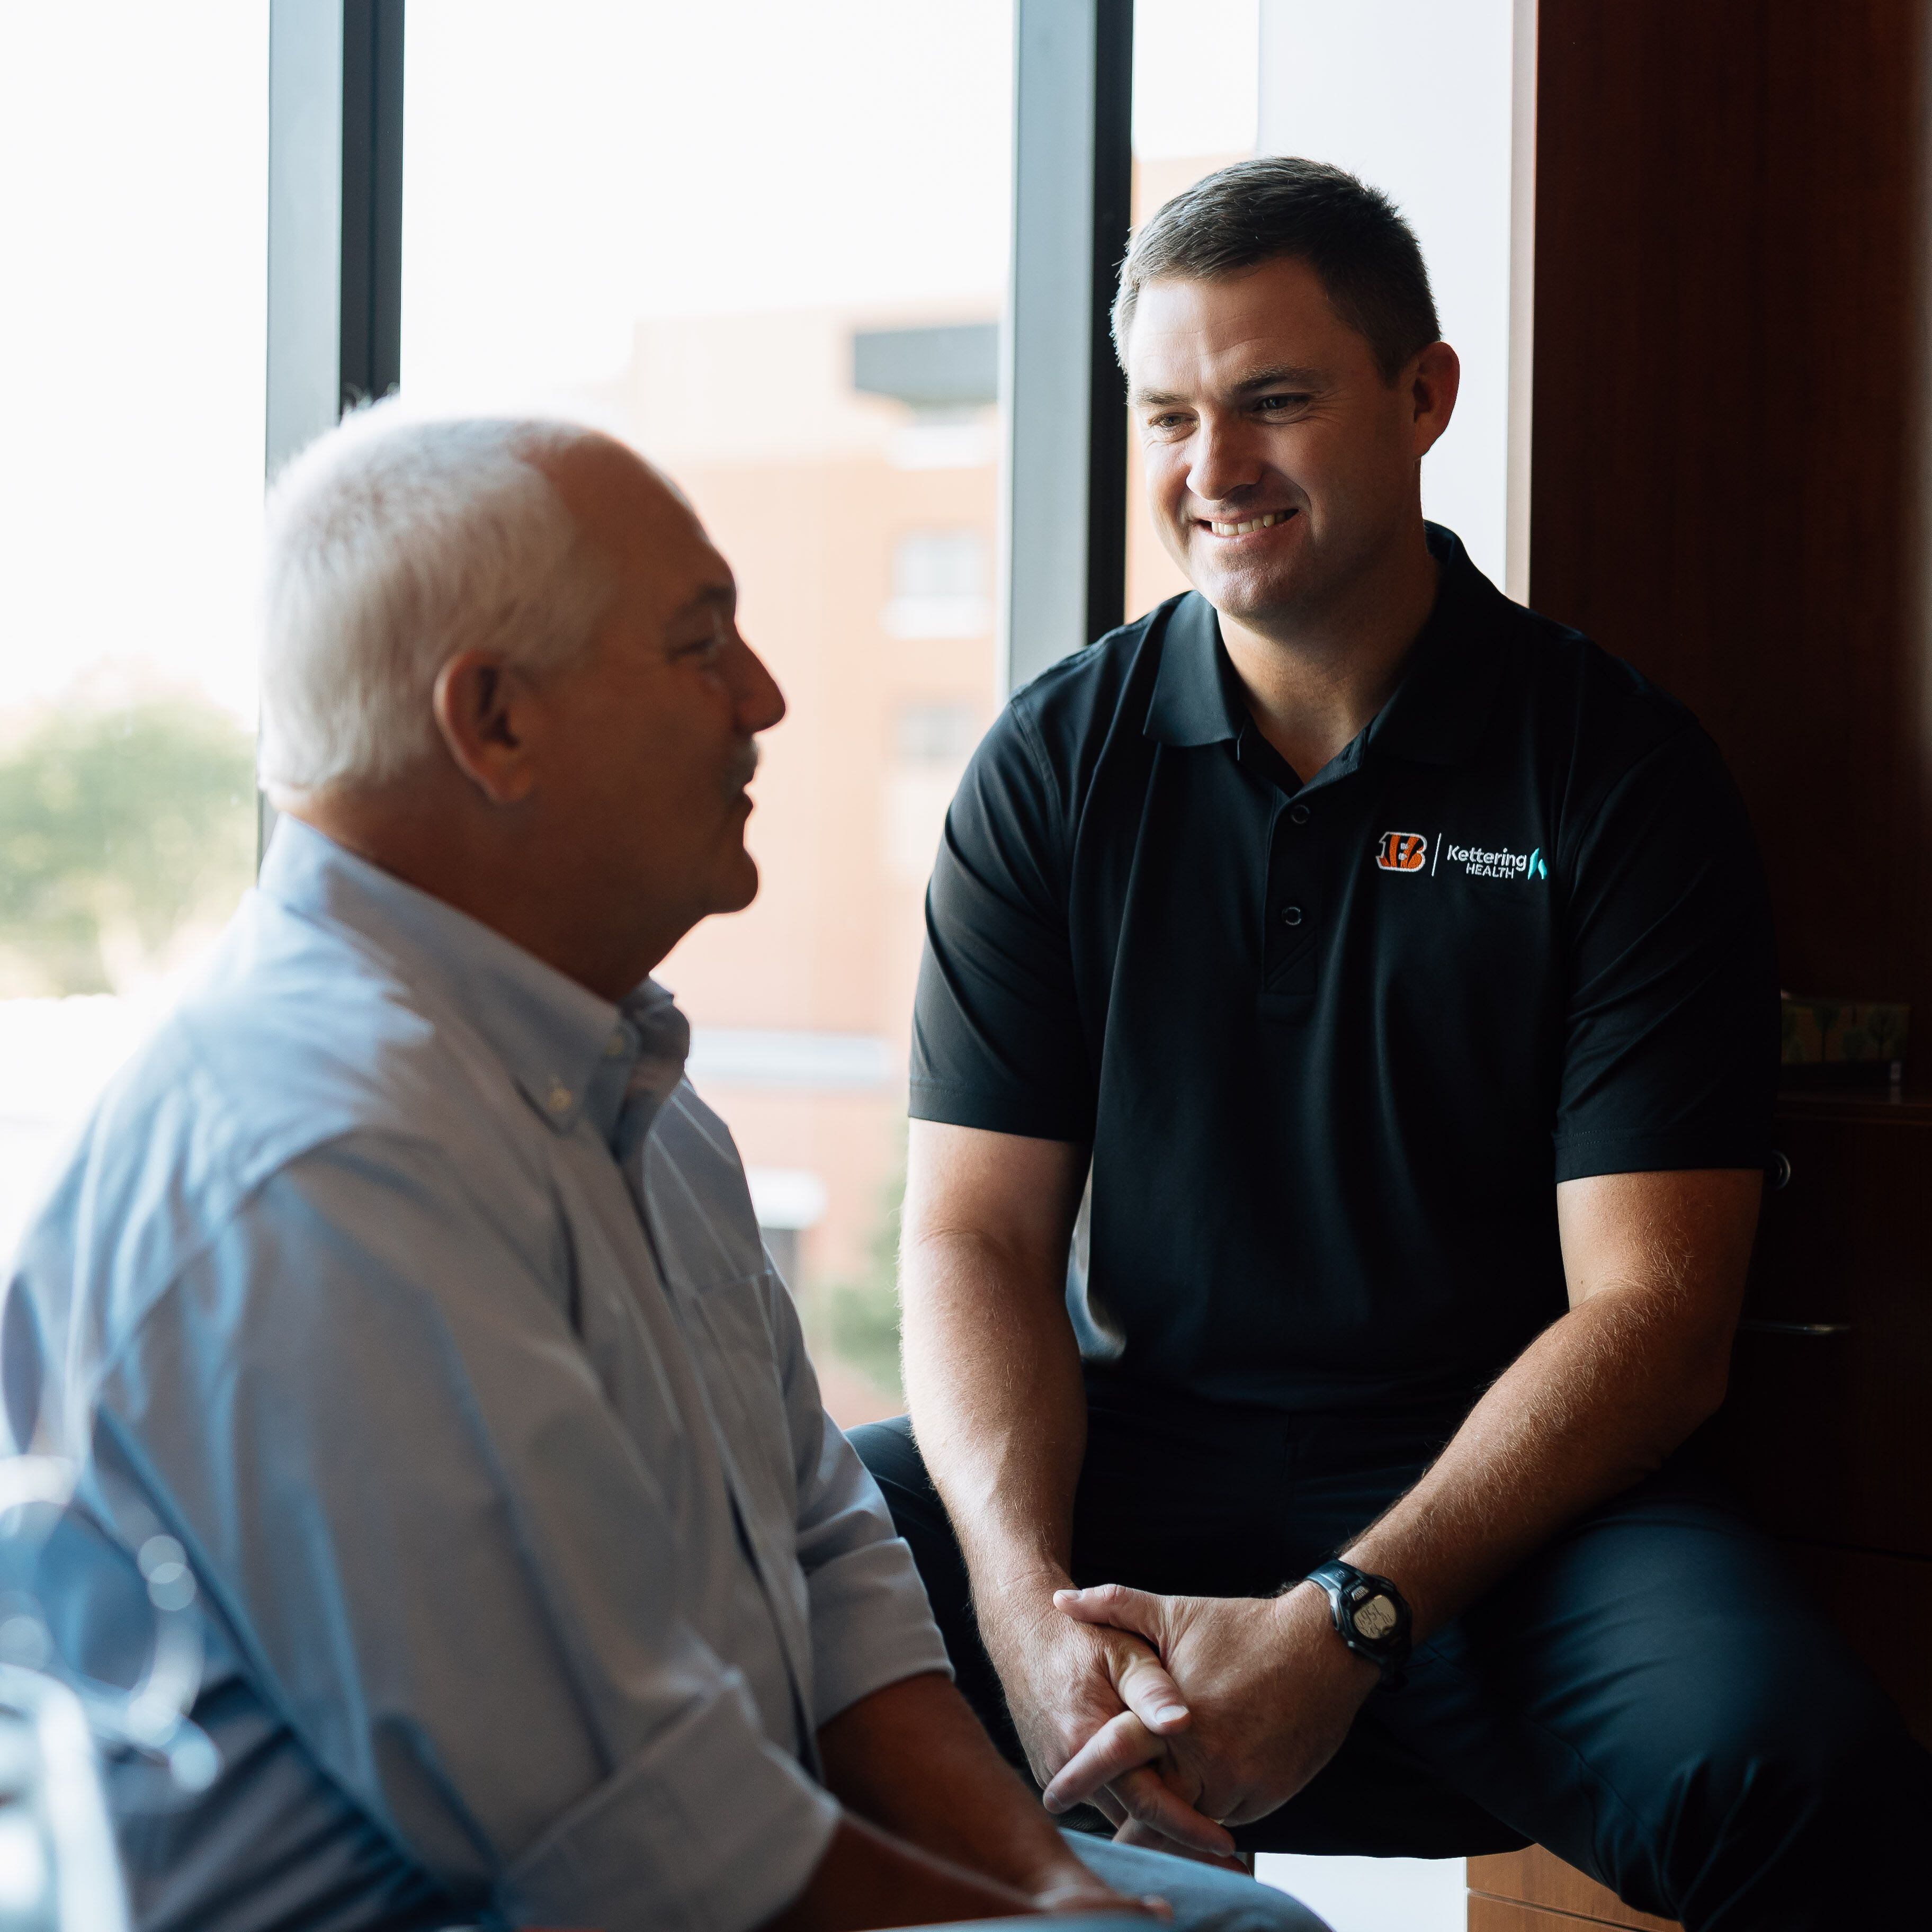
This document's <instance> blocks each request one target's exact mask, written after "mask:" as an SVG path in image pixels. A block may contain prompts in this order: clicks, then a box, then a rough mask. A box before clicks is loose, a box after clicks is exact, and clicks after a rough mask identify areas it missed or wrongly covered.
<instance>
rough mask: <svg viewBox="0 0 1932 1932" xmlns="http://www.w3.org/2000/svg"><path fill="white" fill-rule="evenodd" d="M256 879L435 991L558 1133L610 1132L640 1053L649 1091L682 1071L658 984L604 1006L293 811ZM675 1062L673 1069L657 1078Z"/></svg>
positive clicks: (673, 1011)
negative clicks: (582, 1128) (585, 1120)
mask: <svg viewBox="0 0 1932 1932" xmlns="http://www.w3.org/2000/svg"><path fill="white" fill-rule="evenodd" d="M258 887H259V889H260V891H261V892H262V893H263V895H264V896H265V897H266V898H270V899H272V900H274V901H276V902H277V903H278V904H281V905H283V906H284V907H287V909H288V910H290V912H292V913H295V914H296V916H298V917H299V918H302V919H308V920H311V921H312V922H317V923H325V924H329V925H332V926H342V927H346V928H347V929H349V931H350V932H353V934H354V935H356V938H357V939H358V940H359V941H360V942H361V943H362V945H363V946H364V947H365V948H367V949H368V950H371V951H373V952H374V953H377V954H378V955H380V956H382V957H383V958H385V959H387V960H389V962H391V963H392V965H394V966H395V968H396V969H397V970H398V971H399V972H400V973H401V975H402V977H404V979H405V980H407V981H409V982H410V983H411V984H412V985H416V986H424V987H426V988H433V989H435V990H436V991H437V992H440V994H441V995H443V998H445V999H446V1001H448V1002H449V1004H451V1005H452V1006H453V1007H455V1010H457V1011H458V1013H460V1014H461V1015H462V1016H463V1019H464V1020H465V1021H466V1022H468V1023H469V1025H471V1026H472V1027H473V1028H475V1030H476V1031H477V1032H478V1033H479V1034H481V1035H482V1037H484V1040H487V1042H488V1043H489V1044H490V1046H491V1047H492V1048H493V1049H494V1050H495V1052H496V1053H497V1055H499V1057H500V1058H502V1062H503V1064H504V1066H505V1067H506V1068H507V1069H508V1072H509V1073H510V1076H511V1079H514V1081H515V1082H516V1083H517V1086H518V1087H519V1088H520V1089H521V1090H522V1091H523V1096H524V1097H525V1099H526V1100H528V1101H529V1104H530V1106H532V1108H533V1109H535V1112H536V1113H537V1114H538V1116H539V1117H540V1118H541V1119H543V1120H544V1121H546V1122H547V1124H549V1126H550V1127H551V1128H552V1129H553V1130H554V1131H555V1132H556V1133H559V1134H562V1133H568V1132H569V1131H570V1130H571V1128H572V1127H574V1126H575V1124H576V1123H577V1118H578V1117H579V1116H580V1115H583V1114H584V1113H586V1112H588V1113H589V1115H590V1118H591V1121H592V1124H593V1125H594V1126H595V1128H596V1129H597V1131H598V1133H599V1134H600V1135H601V1136H602V1138H604V1139H605V1140H607V1141H608V1140H610V1139H612V1138H613V1136H614V1134H615V1133H616V1126H617V1117H618V1115H619V1112H620V1111H621V1110H622V1107H623V1106H624V1104H625V1100H626V1099H627V1097H628V1092H629V1089H630V1087H631V1082H632V1076H633V1074H634V1073H635V1072H636V1071H637V1070H638V1068H639V1065H640V1060H642V1059H643V1058H646V1057H648V1058H649V1059H650V1061H652V1063H653V1072H652V1079H651V1081H650V1085H652V1087H653V1088H661V1090H662V1091H663V1092H664V1093H668V1092H669V1091H670V1089H671V1088H673V1087H675V1086H676V1084H677V1081H678V1079H680V1078H682V1073H683V1067H684V1060H685V1054H686V1052H688V1049H689V1046H690V1040H691V1034H690V1028H688V1025H686V1024H685V1019H684V1016H683V1015H682V1013H679V1011H678V1010H677V1008H676V1006H675V1005H674V1004H673V1003H672V1001H671V996H670V994H669V993H667V992H666V991H665V990H664V988H663V987H661V986H659V985H658V983H656V981H655V980H645V981H644V983H643V985H642V986H640V987H638V989H637V990H636V991H635V992H633V993H631V994H630V995H627V996H626V998H625V1000H624V1001H623V1003H622V1005H621V1006H613V1005H612V1004H610V1002H609V1001H607V1000H603V999H600V998H598V996H597V995H595V993H593V992H591V991H590V990H589V988H588V987H586V986H580V985H579V984H578V983H577V981H575V980H572V979H570V978H568V977H567V976H566V975H565V974H562V973H559V972H558V971H556V968H554V967H553V966H548V965H545V964H544V962H543V961H542V960H541V959H538V958H537V956H535V954H534V953H526V951H525V950H523V947H520V946H518V945H517V944H515V943H514V941H511V940H508V939H506V938H504V937H503V935H502V934H501V933H499V932H495V931H493V930H492V929H490V927H488V926H485V925H484V924H483V923H482V922H481V921H480V920H478V919H472V918H471V917H470V916H469V914H468V913H463V912H459V911H458V910H457V909H456V907H454V906H452V905H450V904H448V903H446V901H443V900H442V899H439V898H435V897H434V895H431V894H430V893H428V892H421V891H419V890H418V889H416V887H415V886H411V885H408V884H406V883H404V881H403V880H401V879H399V878H398V877H396V876H395V874H393V873H391V872H386V871H383V869H382V868H381V867H380V866H379V865H372V864H371V862H369V861H368V859H362V858H359V857H358V856H356V854H355V853H353V852H351V851H349V850H347V849H346V848H345V847H342V846H341V845H338V844H337V843H336V842H335V841H334V840H333V839H332V838H328V837H327V836H326V835H324V834H323V833H322V832H318V831H317V830H316V829H315V828H314V826H311V825H307V824H305V823H303V822H302V820H299V819H296V818H290V817H286V816H284V817H281V818H280V819H278V820H277V821H276V824H275V836H274V838H272V839H271V840H270V841H269V850H268V853H267V855H266V857H265V858H264V859H263V862H262V873H261V877H260V880H259V882H258ZM673 1061H674V1062H675V1064H676V1073H674V1074H670V1075H669V1077H668V1079H667V1078H666V1074H667V1070H668V1066H669V1064H670V1063H671V1062H673ZM652 1111H653V1112H655V1109H652Z"/></svg>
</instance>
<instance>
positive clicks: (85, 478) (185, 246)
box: [0, 0, 269, 720]
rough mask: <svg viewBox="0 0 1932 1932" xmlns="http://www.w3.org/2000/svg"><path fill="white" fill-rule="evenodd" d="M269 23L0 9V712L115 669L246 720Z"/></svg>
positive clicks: (220, 4) (109, 10)
mask: <svg viewBox="0 0 1932 1932" xmlns="http://www.w3.org/2000/svg"><path fill="white" fill-rule="evenodd" d="M268 17H269V9H268V5H267V0H193V4H187V0H179V3H178V4H170V5H166V6H155V5H151V4H145V0H109V4H99V3H98V0H96V4H91V5H86V6H66V5H58V6H44V5H42V6H31V5H17V4H9V5H4V6H0V184H4V187H0V262H5V263H6V265H7V296H6V299H5V302H0V368H4V369H5V370H6V371H7V432H6V460H5V463H0V584H4V585H5V604H4V606H0V610H4V616H0V712H4V711H5V709H7V708H9V707H10V706H13V705H15V704H17V703H20V701H21V700H23V699H26V698H31V697H36V696H46V695H49V694H52V693H53V692H54V691H57V690H58V689H59V688H61V687H62V685H65V684H66V683H68V682H69V681H70V680H71V678H72V677H73V676H74V673H76V672H77V670H80V669H81V668H82V667H83V666H84V665H86V664H89V663H92V662H94V661H97V660H98V659H100V658H104V657H109V658H128V659H133V658H146V659H148V660H150V661H154V662H155V663H157V664H160V665H161V666H163V667H165V668H166V670H169V671H170V672H172V673H174V674H175V675H178V676H192V677H196V678H198V679H200V680H201V681H202V682H203V683H204V684H205V685H206V686H207V687H208V688H209V689H210V690H211V691H213V692H214V694H215V695H216V696H217V697H219V698H220V700H222V701H223V703H226V704H228V705H229V706H231V707H232V708H233V709H234V710H235V711H236V713H237V714H238V715H240V716H242V717H244V718H249V719H251V720H252V718H253V715H254V674H253V672H252V670H251V667H250V662H249V656H250V653H249V648H248V610H249V604H250V600H251V577H252V569H253V561H254V541H255V532H256V529H257V524H258V522H259V520H260V514H261V501H262V426H263V411H262V368H263V310H264V306H265V299H264V295H263V277H264V274H265V264H266V252H265V251H266V238H265V235H264V225H263V224H264V210H265V208H266V202H267V183H268Z"/></svg>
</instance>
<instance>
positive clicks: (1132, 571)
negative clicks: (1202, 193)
mask: <svg viewBox="0 0 1932 1932" xmlns="http://www.w3.org/2000/svg"><path fill="white" fill-rule="evenodd" d="M1261 7H1262V0H1136V4H1135V7H1134V110H1133V128H1134V183H1133V225H1134V227H1135V229H1136V230H1138V229H1139V227H1140V225H1141V223H1142V222H1143V221H1145V220H1146V219H1147V218H1148V216H1149V215H1151V214H1153V213H1154V211H1156V210H1157V208H1160V205H1162V203H1163V202H1167V201H1171V200H1172V199H1173V198H1174V196H1176V195H1177V194H1178V193H1180V192H1181V190H1182V189H1183V188H1184V187H1192V186H1193V184H1195V182H1196V181H1199V179H1200V178H1201V177H1202V175H1208V174H1212V173H1213V172H1214V170H1215V169H1217V168H1220V167H1226V166H1227V164H1228V163H1229V162H1230V161H1238V160H1245V159H1246V158H1247V157H1248V156H1249V155H1250V154H1253V153H1254V151H1255V127H1256V60H1257V57H1258V49H1259V43H1260V38H1261V23H1260V16H1261ZM1185 589H1187V578H1186V577H1184V576H1183V575H1182V574H1181V566H1180V565H1178V564H1177V563H1176V562H1175V561H1174V559H1172V557H1171V556H1169V555H1168V553H1167V552H1166V550H1165V549H1163V547H1162V545H1161V541H1160V538H1159V537H1158V536H1157V535H1155V533H1154V522H1153V519H1152V518H1151V517H1149V515H1148V508H1147V494H1146V490H1145V487H1144V485H1143V482H1142V474H1141V458H1140V440H1139V437H1137V436H1136V435H1135V434H1134V433H1133V425H1131V424H1130V425H1129V426H1128V432H1127V616H1128V617H1129V618H1130V619H1132V618H1135V617H1138V616H1140V615H1141V614H1142V612H1144V611H1146V610H1151V609H1152V608H1153V607H1154V605H1155V604H1158V603H1160V601H1162V600H1163V598H1169V597H1172V595H1174V594H1175V592H1176V591H1179V590H1185Z"/></svg>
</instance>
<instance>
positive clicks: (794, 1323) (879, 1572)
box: [769, 1271, 953, 1726]
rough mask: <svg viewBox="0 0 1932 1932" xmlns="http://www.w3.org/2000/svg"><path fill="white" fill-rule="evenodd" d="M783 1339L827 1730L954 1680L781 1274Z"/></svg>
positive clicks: (777, 1323)
mask: <svg viewBox="0 0 1932 1932" xmlns="http://www.w3.org/2000/svg"><path fill="white" fill-rule="evenodd" d="M769 1280H770V1283H771V1295H772V1333H773V1334H774V1335H775V1336H776V1337H777V1338H778V1355H779V1364H778V1367H779V1373H780V1375H781V1377H782V1379H783V1382H784V1397H785V1413H786V1418H787V1422H788V1424H789V1425H790V1433H791V1440H792V1448H793V1457H794V1460H795V1472H796V1479H797V1483H798V1497H799V1502H798V1560H799V1565H800V1566H801V1567H802V1568H803V1570H804V1571H805V1587H806V1589H807V1590H808V1592H809V1593H810V1596H811V1649H812V1679H813V1682H812V1712H813V1716H814V1719H815V1721H817V1723H818V1724H820V1726H823V1725H825V1724H829V1722H830V1721H832V1719H833V1718H835V1717H836V1716H838V1714H839V1712H841V1711H843V1710H846V1709H849V1708H850V1706H853V1705H854V1704H856V1703H858V1702H859V1700H860V1699H861V1698H862V1697H869V1696H871V1694H872V1693H873V1692H874V1691H883V1689H884V1688H886V1685H889V1684H896V1683H898V1682H900V1681H901V1679H904V1678H907V1677H916V1676H920V1675H922V1673H926V1672H929V1671H941V1672H944V1673H945V1674H946V1675H947V1676H949V1677H950V1676H952V1674H953V1666H952V1664H951V1661H950V1660H949V1659H948V1658H947V1654H946V1643H945V1640H944V1638H943V1637H941V1635H940V1634H939V1627H938V1625H937V1624H935V1622H933V1619H932V1610H931V1609H930V1608H929V1606H928V1604H927V1603H926V1586H925V1585H924V1584H923V1583H921V1582H920V1581H919V1571H918V1568H917V1567H916V1565H914V1563H913V1557H912V1550H911V1549H910V1547H909V1546H908V1545H907V1543H906V1542H905V1541H904V1538H901V1536H900V1535H898V1532H896V1531H895V1529H893V1527H892V1512H891V1511H890V1510H889V1509H888V1508H886V1499H885V1498H884V1497H883V1496H882V1495H880V1493H879V1486H878V1484H877V1483H875V1482H874V1481H873V1480H872V1478H871V1473H870V1472H868V1470H867V1469H866V1468H865V1465H864V1463H861V1462H860V1461H859V1458H858V1456H857V1454H856V1452H855V1451H853V1448H852V1445H851V1444H850V1443H849V1442H847V1441H846V1439H845V1438H844V1435H843V1434H842V1433H841V1432H840V1430H839V1428H838V1425H837V1424H835V1422H833V1421H832V1418H830V1417H829V1415H826V1412H825V1409H824V1405H823V1403H822V1402H821V1401H820V1398H819V1393H818V1378H817V1376H816V1374H814V1373H813V1370H812V1367H811V1358H809V1357H808V1355H807V1354H806V1353H805V1341H804V1337H802V1334H800V1332H799V1324H798V1313H797V1310H796V1309H795V1308H794V1307H793V1304H792V1299H791V1297H790V1295H788V1294H787V1292H785V1289H784V1284H783V1283H781V1282H780V1280H778V1276H777V1274H776V1272H775V1271H772V1274H771V1275H770V1277H769Z"/></svg>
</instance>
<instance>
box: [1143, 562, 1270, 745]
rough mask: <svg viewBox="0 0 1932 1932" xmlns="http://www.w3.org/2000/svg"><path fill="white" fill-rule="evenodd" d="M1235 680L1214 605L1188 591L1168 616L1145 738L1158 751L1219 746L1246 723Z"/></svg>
mask: <svg viewBox="0 0 1932 1932" xmlns="http://www.w3.org/2000/svg"><path fill="white" fill-rule="evenodd" d="M1247 715H1248V707H1247V700H1246V699H1245V698H1244V697H1243V695H1242V693H1241V680H1240V679H1238V677H1236V676H1235V667H1234V666H1233V665H1232V664H1231V663H1229V661H1228V652H1227V648H1226V646H1225V645H1223V643H1222V642H1221V620H1220V616H1218V615H1217V613H1216V611H1215V609H1214V605H1213V604H1211V603H1209V602H1208V600H1207V598H1205V597H1203V596H1202V595H1201V593H1200V592H1199V591H1198V590H1190V592H1188V593H1187V595H1186V596H1184V597H1183V598H1181V600H1180V601H1178V603H1177V604H1175V607H1174V608H1173V610H1172V611H1171V612H1170V613H1169V616H1168V619H1167V634H1166V637H1164V638H1163V640H1162V642H1161V651H1160V669H1159V670H1157V672H1156V673H1155V674H1154V695H1153V697H1151V699H1150V700H1148V715H1147V724H1146V725H1145V727H1144V728H1145V731H1146V733H1147V735H1148V736H1149V737H1150V738H1151V739H1154V741H1155V742H1157V743H1158V744H1163V745H1218V744H1220V743H1222V742H1224V741H1226V740H1228V739H1235V738H1238V737H1239V736H1241V727H1242V726H1243V725H1244V724H1246V723H1247Z"/></svg>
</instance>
